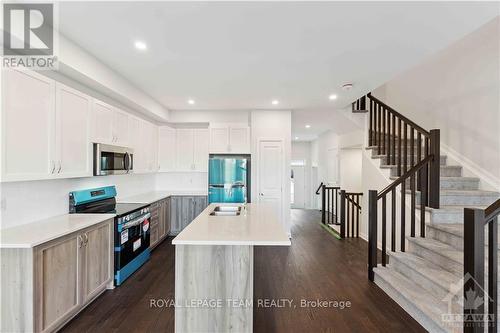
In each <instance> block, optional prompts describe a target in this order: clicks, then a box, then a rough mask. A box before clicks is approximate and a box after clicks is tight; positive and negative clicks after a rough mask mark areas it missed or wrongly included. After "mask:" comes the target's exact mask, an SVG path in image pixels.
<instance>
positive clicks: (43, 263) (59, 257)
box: [35, 234, 84, 332]
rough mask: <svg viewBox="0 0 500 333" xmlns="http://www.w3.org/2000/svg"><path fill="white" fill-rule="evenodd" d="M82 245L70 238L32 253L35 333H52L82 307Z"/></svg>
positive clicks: (78, 240)
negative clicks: (33, 261) (36, 300)
mask: <svg viewBox="0 0 500 333" xmlns="http://www.w3.org/2000/svg"><path fill="white" fill-rule="evenodd" d="M82 243H83V242H82V240H81V236H80V235H79V234H73V235H70V236H68V237H64V238H63V239H59V240H56V241H55V242H50V243H49V244H46V245H42V246H40V247H39V248H38V249H36V250H35V267H36V268H35V269H36V271H35V293H36V296H35V298H36V299H38V302H37V303H36V304H35V318H36V322H35V331H37V332H51V331H54V330H55V329H56V328H57V327H59V326H60V325H61V324H62V323H64V322H65V321H67V320H68V319H70V318H71V317H72V316H73V314H74V313H75V312H76V311H77V310H78V308H79V307H81V305H82V300H81V297H80V290H81V288H80V287H79V283H80V281H79V280H80V278H81V277H82V272H81V270H82V268H83V267H81V265H80V260H79V258H80V257H81V255H82V254H81V252H83V251H84V250H83V248H82Z"/></svg>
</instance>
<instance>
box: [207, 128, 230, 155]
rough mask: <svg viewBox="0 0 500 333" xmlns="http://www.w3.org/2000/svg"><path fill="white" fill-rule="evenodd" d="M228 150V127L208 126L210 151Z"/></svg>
mask: <svg viewBox="0 0 500 333" xmlns="http://www.w3.org/2000/svg"><path fill="white" fill-rule="evenodd" d="M228 150H229V127H228V126H226V125H213V126H210V152H211V153H225V152H227V151H228Z"/></svg>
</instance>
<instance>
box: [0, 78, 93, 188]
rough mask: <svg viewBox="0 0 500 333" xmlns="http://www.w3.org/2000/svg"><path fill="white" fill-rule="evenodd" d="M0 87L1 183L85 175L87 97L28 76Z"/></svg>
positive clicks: (87, 169)
mask: <svg viewBox="0 0 500 333" xmlns="http://www.w3.org/2000/svg"><path fill="white" fill-rule="evenodd" d="M2 86H3V97H4V98H3V103H4V104H3V111H2V133H3V137H2V145H3V146H2V181H20V180H37V179H49V178H70V177H85V176H90V175H91V174H92V169H91V163H92V162H91V147H90V142H89V125H90V123H89V121H90V101H91V98H90V97H89V96H87V95H85V94H83V93H81V92H79V91H77V90H74V89H72V88H70V87H67V86H65V85H63V84H60V83H56V82H55V81H54V80H52V79H49V78H47V77H45V76H42V75H40V74H38V73H34V72H24V71H23V72H20V71H15V70H6V71H4V75H3V84H2ZM26 96H29V98H26Z"/></svg>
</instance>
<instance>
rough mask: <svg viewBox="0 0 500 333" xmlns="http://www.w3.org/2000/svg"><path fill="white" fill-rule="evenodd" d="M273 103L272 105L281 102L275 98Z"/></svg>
mask: <svg viewBox="0 0 500 333" xmlns="http://www.w3.org/2000/svg"><path fill="white" fill-rule="evenodd" d="M271 104H272V105H278V104H280V101H278V100H277V99H275V100H273V101H272V102H271Z"/></svg>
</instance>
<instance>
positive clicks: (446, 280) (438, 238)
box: [363, 102, 500, 332]
mask: <svg viewBox="0 0 500 333" xmlns="http://www.w3.org/2000/svg"><path fill="white" fill-rule="evenodd" d="M363 104H364V102H363ZM371 108H373V104H371ZM376 111H377V110H375V113H376ZM379 115H380V114H379ZM382 119H383V120H384V122H385V117H383V118H382ZM393 121H394V120H393ZM371 122H372V121H371V120H370V125H372V123H371ZM372 128H374V129H373V130H372ZM393 128H394V127H393ZM378 130H380V127H378V129H377V126H376V125H375V126H372V127H371V129H370V131H375V132H373V133H370V137H374V138H378V139H376V140H375V139H374V140H371V144H372V145H371V146H369V147H367V149H369V150H371V152H372V159H380V160H381V165H380V168H382V169H387V170H389V171H390V179H391V180H393V181H395V182H396V181H397V180H398V179H400V176H401V173H404V172H405V171H404V169H403V171H402V172H401V171H399V172H398V166H396V165H394V164H391V163H390V162H393V161H394V160H398V159H399V156H398V152H396V156H394V155H393V156H392V157H388V156H387V154H381V153H380V152H381V151H382V152H387V149H384V148H387V147H384V146H386V145H391V142H392V145H393V146H394V145H395V144H396V141H398V140H399V141H400V142H401V140H400V139H399V138H398V133H396V134H394V133H393V134H392V136H390V137H385V139H383V140H381V139H380V138H381V137H382V138H384V135H386V132H385V131H384V132H383V133H379V132H378ZM399 132H400V133H401V131H399ZM405 134H406V133H405ZM413 140H414V138H413V135H412V138H411V139H410V142H409V143H408V142H407V140H406V142H407V143H408V144H409V145H413V147H412V149H411V152H412V154H413V158H411V160H412V161H418V160H421V159H422V158H423V157H424V155H423V153H422V155H421V156H418V153H415V152H416V151H419V152H420V151H422V152H424V150H425V149H424V147H423V143H422V141H419V142H418V143H417V142H414V141H413ZM418 145H421V147H418ZM408 151H409V149H407V150H406V153H407V152H408ZM393 154H394V151H393ZM399 154H401V150H399ZM447 160H448V159H447V156H446V155H442V154H440V156H439V166H440V170H439V174H440V177H439V201H438V206H439V208H430V207H428V205H425V207H424V210H425V217H426V219H425V227H424V228H425V234H421V235H420V236H416V237H411V236H408V235H407V234H408V231H407V232H406V233H404V232H403V235H402V236H401V237H405V238H406V240H405V242H403V243H404V244H405V245H404V246H403V245H401V246H400V248H397V249H396V248H394V247H393V249H392V251H391V250H389V251H388V252H387V257H386V258H387V259H382V260H383V265H377V259H376V258H377V255H376V254H374V256H375V257H372V258H375V259H372V260H375V266H374V268H373V279H374V282H375V283H376V284H377V285H378V286H379V287H380V288H381V289H383V290H384V291H385V292H386V293H387V294H388V295H389V296H390V297H391V298H393V299H394V300H395V301H396V302H397V303H398V304H399V305H400V306H401V307H402V308H404V309H405V311H407V312H408V313H409V314H410V315H411V316H412V317H413V318H415V319H416V320H417V321H418V322H419V323H420V324H421V325H422V326H423V327H424V328H425V329H427V330H428V331H430V332H462V331H463V327H462V322H461V321H457V320H456V318H453V319H450V317H449V316H446V315H447V314H458V315H461V314H462V313H463V306H462V304H460V302H462V297H461V296H462V295H463V289H462V286H463V277H464V274H463V270H464V269H463V267H464V263H463V257H464V255H463V246H464V239H463V237H464V236H463V232H464V224H463V220H464V208H465V207H469V208H470V207H477V208H486V207H487V206H489V205H490V204H492V203H493V202H495V201H496V200H498V199H499V198H500V193H497V192H492V191H484V190H480V189H479V179H478V178H474V177H464V176H463V175H462V166H460V165H449V164H448V163H447V162H448V161H447ZM408 168H409V167H408ZM412 180H414V178H412ZM409 181H410V179H409V178H408V179H405V180H403V183H404V184H401V185H403V186H405V187H404V188H403V189H402V190H404V193H405V194H406V195H405V197H406V199H405V201H403V202H402V205H403V206H404V205H409V203H410V202H414V203H412V208H413V209H416V210H417V211H418V212H417V213H416V214H415V215H416V218H418V217H420V218H421V217H422V216H423V215H421V214H420V213H421V212H420V211H419V210H420V209H422V207H423V206H420V197H421V193H420V192H419V191H418V190H415V189H414V188H413V191H410V190H407V189H409V188H410V184H409ZM394 193H395V192H394V190H393V191H392V194H394ZM412 195H414V196H415V197H414V201H413V199H412ZM378 199H380V197H379V198H378ZM373 200H374V201H375V208H374V212H375V215H376V216H377V209H378V210H380V208H377V197H376V193H375V197H374V199H373ZM394 202H395V200H393V201H392V203H394ZM385 205H386V199H385V197H384V198H383V206H382V207H383V208H382V210H383V209H384V208H386V210H387V211H390V210H391V202H390V201H389V205H388V206H387V207H386V206H385ZM379 206H380V205H379ZM372 207H373V206H372ZM399 208H400V207H398V209H399ZM368 209H370V207H369V208H368ZM384 214H385V213H384ZM385 218H386V217H385V215H383V219H384V221H383V222H382V223H383V226H382V232H383V231H385V230H386V229H385V228H386V226H385V223H386V222H385ZM407 218H408V217H407ZM398 223H399V222H398ZM376 224H377V217H376V218H375V225H376ZM378 228H380V226H379V227H378ZM418 229H419V228H417V230H418ZM379 232H380V229H379ZM386 233H387V232H386ZM376 234H377V229H375V236H374V237H375V239H377V236H376ZM417 234H418V232H417ZM422 236H425V237H422ZM382 242H383V244H385V239H383V240H382ZM399 242H400V241H399V240H398V244H399ZM375 243H377V242H375ZM385 247H386V248H389V246H388V245H386V246H385ZM396 250H398V251H396ZM385 252H386V251H385V250H383V257H385V256H384V253H385ZM369 256H372V254H369Z"/></svg>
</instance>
